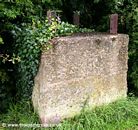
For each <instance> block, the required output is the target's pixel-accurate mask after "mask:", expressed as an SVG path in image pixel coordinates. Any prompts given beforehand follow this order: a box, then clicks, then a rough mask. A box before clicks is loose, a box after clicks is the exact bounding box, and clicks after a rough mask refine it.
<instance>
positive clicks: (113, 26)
mask: <svg viewBox="0 0 138 130" xmlns="http://www.w3.org/2000/svg"><path fill="white" fill-rule="evenodd" d="M117 31H118V14H112V15H111V16H110V33H111V34H117Z"/></svg>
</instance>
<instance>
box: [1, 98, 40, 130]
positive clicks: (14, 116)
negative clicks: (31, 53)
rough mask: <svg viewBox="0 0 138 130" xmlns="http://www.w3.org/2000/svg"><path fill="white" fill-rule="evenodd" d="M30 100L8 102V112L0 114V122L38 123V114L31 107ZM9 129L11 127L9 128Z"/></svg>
mask: <svg viewBox="0 0 138 130" xmlns="http://www.w3.org/2000/svg"><path fill="white" fill-rule="evenodd" d="M32 108H33V107H32V104H31V101H29V100H22V101H20V102H18V103H12V102H10V106H9V109H8V112H7V113H6V114H1V116H0V123H8V124H9V123H10V124H20V123H22V124H33V123H34V124H35V123H39V119H38V115H37V114H36V113H35V112H34V111H33V109H32ZM9 129H11V128H9Z"/></svg>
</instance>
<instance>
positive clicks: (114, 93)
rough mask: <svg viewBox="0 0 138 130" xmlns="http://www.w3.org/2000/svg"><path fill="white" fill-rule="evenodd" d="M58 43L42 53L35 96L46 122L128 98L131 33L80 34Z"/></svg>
mask: <svg viewBox="0 0 138 130" xmlns="http://www.w3.org/2000/svg"><path fill="white" fill-rule="evenodd" d="M55 43H56V44H55V46H54V48H53V49H51V50H50V51H48V52H43V53H42V56H41V64H40V68H39V71H38V74H37V76H36V78H35V86H34V89H33V95H32V100H33V105H34V108H35V109H36V110H37V111H38V113H39V116H40V118H41V120H42V122H43V123H57V122H59V121H60V120H62V119H64V118H68V117H73V116H74V115H76V114H79V113H80V111H81V110H82V109H83V108H84V107H87V108H92V107H93V106H98V105H101V104H104V103H110V102H112V101H114V100H116V99H118V98H121V97H126V93H127V60H128V53H127V50H128V36H127V35H124V34H118V35H109V34H78V35H77V34H76V35H74V36H67V37H61V38H58V39H56V40H55Z"/></svg>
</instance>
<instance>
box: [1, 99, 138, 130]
mask: <svg viewBox="0 0 138 130" xmlns="http://www.w3.org/2000/svg"><path fill="white" fill-rule="evenodd" d="M0 119H1V122H4V123H17V124H19V123H26V124H34V123H38V124H39V123H40V122H39V119H38V116H37V114H35V113H34V112H33V109H32V105H31V104H30V102H28V101H24V102H20V103H17V104H16V105H11V107H10V108H9V111H8V113H7V114H4V115H1V117H0ZM5 129H6V128H5ZM5 129H3V130H5ZM40 129H41V130H138V98H134V97H131V98H130V97H129V98H127V99H123V100H119V101H116V102H114V103H111V104H109V105H104V106H101V107H96V108H94V109H92V110H91V111H85V110H84V111H83V112H82V113H81V114H80V115H78V116H75V117H74V118H71V119H67V120H64V121H63V122H62V123H61V124H59V125H58V126H56V127H53V128H16V130H40ZM10 130H11V128H10Z"/></svg>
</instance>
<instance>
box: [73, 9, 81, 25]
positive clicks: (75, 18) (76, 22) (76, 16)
mask: <svg viewBox="0 0 138 130" xmlns="http://www.w3.org/2000/svg"><path fill="white" fill-rule="evenodd" d="M73 23H74V25H77V26H79V25H80V12H79V11H75V12H74V14H73Z"/></svg>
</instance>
